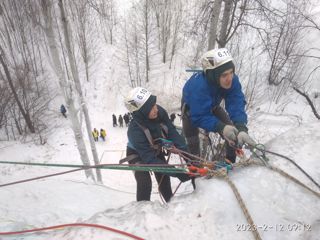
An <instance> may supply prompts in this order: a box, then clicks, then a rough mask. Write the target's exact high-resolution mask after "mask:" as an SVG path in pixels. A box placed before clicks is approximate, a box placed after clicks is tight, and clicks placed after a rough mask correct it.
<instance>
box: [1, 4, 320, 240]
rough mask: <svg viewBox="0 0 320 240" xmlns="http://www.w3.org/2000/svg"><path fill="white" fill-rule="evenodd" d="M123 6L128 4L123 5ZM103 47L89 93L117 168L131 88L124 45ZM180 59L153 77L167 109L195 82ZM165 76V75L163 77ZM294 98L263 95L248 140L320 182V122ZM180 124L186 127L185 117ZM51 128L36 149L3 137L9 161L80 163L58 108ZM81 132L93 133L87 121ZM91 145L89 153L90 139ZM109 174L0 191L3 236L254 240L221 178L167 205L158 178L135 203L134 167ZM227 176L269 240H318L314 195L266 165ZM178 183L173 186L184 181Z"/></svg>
mask: <svg viewBox="0 0 320 240" xmlns="http://www.w3.org/2000/svg"><path fill="white" fill-rule="evenodd" d="M124 2H127V0H126V1H125V0H122V1H121V3H124ZM119 4H120V3H119ZM123 11H125V9H123ZM317 11H318V10H317ZM96 44H97V45H98V49H99V55H97V60H96V62H95V64H93V65H92V66H91V73H92V76H91V77H92V83H83V84H84V93H85V96H86V100H87V104H88V108H89V113H90V116H91V121H92V127H96V128H97V129H100V128H104V129H106V132H107V137H106V141H105V142H102V141H101V140H100V141H99V142H97V143H96V146H97V151H98V156H99V159H100V162H101V163H118V161H119V159H121V158H122V157H124V156H125V148H126V141H127V135H126V127H124V128H119V127H116V128H113V127H112V118H111V115H112V114H113V113H114V114H116V115H117V116H119V114H122V115H123V114H124V113H125V112H127V110H126V109H125V107H124V105H123V98H124V97H125V96H126V92H127V90H128V89H129V86H128V84H127V82H125V81H126V79H125V78H126V76H124V74H123V72H122V71H117V62H119V60H118V59H117V56H116V52H117V51H116V48H115V47H114V46H111V45H104V46H102V43H96ZM99 44H100V45H99ZM104 44H105V43H104ZM187 54H189V52H186V53H185V55H187ZM182 59H184V58H183V57H181V58H177V59H174V62H175V63H174V68H173V69H171V70H169V68H168V66H166V65H165V64H159V67H158V68H157V70H155V71H154V72H152V73H151V74H152V76H153V77H154V79H153V80H154V81H152V83H150V84H149V85H148V86H147V87H148V88H149V89H150V90H152V91H153V92H154V93H155V94H156V95H157V96H158V102H159V103H160V104H161V105H163V106H164V107H165V108H166V109H168V111H169V112H173V111H177V109H178V108H179V104H180V98H181V88H182V86H183V83H184V80H185V79H187V78H188V77H189V74H188V73H185V72H184V68H185V66H186V62H184V61H183V60H182ZM162 70H163V71H165V74H162V75H161V74H160V73H163V71H162ZM82 74H84V72H82ZM240 79H242V77H241V76H240ZM318 82H319V81H318ZM318 82H317V86H318V85H319V83H318ZM315 85H316V84H315ZM56 87H57V86H56ZM286 97H287V102H286V103H285V105H283V103H282V104H275V103H271V101H270V100H268V99H264V101H265V103H263V104H261V105H260V106H259V109H250V110H249V114H250V116H249V119H250V122H249V129H250V134H251V135H252V136H253V137H254V139H255V140H257V141H259V142H261V143H264V144H265V145H266V146H267V149H269V150H271V151H274V152H277V153H281V154H283V155H286V156H288V157H290V158H292V159H294V161H295V162H296V163H298V164H299V165H300V166H301V167H302V168H303V169H304V170H305V171H306V172H308V173H309V174H310V175H311V176H312V177H313V178H314V179H315V181H317V182H318V183H319V182H320V161H319V159H320V151H318V149H320V141H319V139H320V123H319V122H317V121H318V120H315V118H314V116H313V114H312V112H311V110H310V107H309V106H308V105H307V104H305V103H304V101H305V99H303V98H302V97H300V96H297V94H291V93H288V95H287V96H286ZM61 103H62V98H61V97H57V98H56V99H55V100H54V101H53V102H52V106H51V107H52V109H51V110H52V111H58V110H57V109H58V107H57V106H60V104H61ZM176 124H178V125H180V124H181V122H179V119H176ZM50 126H51V129H50V131H49V132H50V135H49V136H48V139H47V143H46V144H45V145H36V144H35V143H34V142H33V141H29V142H28V141H27V142H24V143H22V142H20V141H16V142H14V141H11V142H8V141H0V159H1V161H17V162H41V163H61V164H81V161H80V159H79V153H78V150H77V148H76V143H75V140H74V136H73V133H72V130H71V128H70V122H69V120H68V119H65V118H63V117H62V116H60V114H59V113H58V112H56V114H55V115H54V116H53V119H52V123H51V124H50ZM82 128H83V132H84V133H85V131H86V130H85V127H84V124H83V126H82ZM84 136H85V137H87V134H86V133H85V134H84ZM86 144H87V147H88V153H89V155H90V145H89V142H88V140H86ZM268 157H269V158H270V162H271V164H273V165H275V166H277V167H279V168H281V169H282V170H284V171H286V172H287V173H289V174H291V175H293V176H295V177H296V178H298V179H299V180H300V181H302V182H303V183H305V184H306V185H307V186H309V187H310V188H312V189H313V190H315V191H317V192H319V189H317V188H316V187H315V186H314V185H313V183H312V182H311V181H310V180H309V179H308V178H306V177H305V176H304V175H303V174H302V173H301V172H300V171H299V170H298V169H297V168H296V167H295V166H293V165H292V164H290V163H289V162H288V161H287V160H284V159H281V158H279V157H276V156H273V155H268ZM67 170H70V169H65V168H53V167H51V168H49V167H39V166H24V165H8V164H1V165H0V184H5V183H9V182H13V181H19V180H23V179H27V178H33V177H38V176H43V175H47V174H53V173H57V172H62V171H67ZM102 175H103V184H97V183H95V182H93V181H91V180H87V179H86V178H85V174H84V173H83V172H74V173H70V174H65V175H59V176H56V177H51V178H44V179H40V180H36V181H31V182H26V183H21V184H17V185H12V186H5V187H0V203H1V204H0V232H7V231H19V230H23V229H32V228H40V227H47V226H53V225H58V224H67V223H76V222H78V223H81V222H85V223H93V224H100V225H104V226H108V227H112V228H115V229H119V230H122V231H126V232H128V233H132V234H135V235H136V236H139V237H141V238H144V239H159V240H160V239H161V240H162V239H175V240H176V239H177V240H179V239H183V240H186V239H204V240H206V239H208V240H209V239H219V240H231V239H239V240H241V239H246V240H247V239H254V236H253V234H252V232H251V231H250V229H249V227H248V222H247V221H246V218H245V216H244V214H243V212H242V210H241V208H240V206H239V203H238V201H237V199H236V197H235V195H234V194H233V192H232V189H231V188H230V186H229V185H228V184H227V182H226V181H225V180H223V179H215V178H213V179H205V178H198V179H197V180H196V184H197V189H196V190H195V191H193V189H192V186H191V184H190V183H189V182H187V183H183V184H182V185H181V187H180V188H179V189H178V191H177V193H176V195H175V196H174V197H173V198H172V200H171V201H170V203H168V204H163V203H162V202H161V200H160V197H159V193H158V190H157V184H156V181H155V179H153V190H152V196H151V199H152V201H150V202H136V201H135V190H136V189H135V188H136V183H135V179H134V176H133V173H132V172H131V171H119V170H102ZM229 177H230V179H231V180H232V181H233V182H234V183H235V185H236V187H237V188H238V190H239V192H240V194H241V196H242V198H243V200H244V203H245V204H246V206H247V208H248V211H249V213H250V214H251V216H252V218H253V221H254V223H255V224H256V225H257V227H258V231H259V233H260V235H261V237H262V239H264V240H273V239H281V240H286V239H288V240H289V239H290V240H291V239H293V240H300V239H301V240H302V239H303V240H305V239H310V240H316V239H320V237H319V236H320V201H319V198H317V197H316V196H315V195H313V194H312V193H310V192H308V191H307V190H305V189H304V188H302V187H300V186H298V185H296V184H295V183H293V182H292V181H290V180H288V179H286V178H284V177H283V176H281V175H279V174H278V173H276V172H273V171H271V170H270V169H268V168H266V167H262V166H250V167H246V168H241V169H236V170H234V171H231V172H230V174H229ZM171 180H172V189H173V190H175V189H176V187H177V185H178V181H177V179H174V178H171ZM310 229H311V230H310ZM13 239H24V240H31V239H32V240H38V239H39V240H40V239H63V240H78V239H85V240H95V239H129V238H128V237H125V236H122V235H119V234H115V233H112V232H110V231H104V230H101V229H94V228H85V227H82V228H80V227H77V228H64V229H59V230H55V231H46V232H41V233H29V234H25V235H14V236H0V240H13Z"/></svg>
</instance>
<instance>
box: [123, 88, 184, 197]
mask: <svg viewBox="0 0 320 240" xmlns="http://www.w3.org/2000/svg"><path fill="white" fill-rule="evenodd" d="M125 104H126V107H127V108H128V110H129V111H131V112H132V118H133V119H132V121H131V122H130V124H129V128H128V145H127V156H129V155H131V154H137V158H136V159H134V160H133V161H130V163H136V162H139V163H142V164H167V162H166V159H165V154H164V152H163V151H162V150H161V148H156V147H157V144H154V145H153V144H152V143H156V142H157V141H156V140H157V139H159V138H165V139H168V140H171V141H172V142H173V144H174V147H175V148H177V149H180V150H183V151H187V146H186V143H185V140H184V138H183V137H182V136H181V135H179V133H178V132H177V130H176V129H175V127H174V126H173V124H172V123H171V121H170V119H169V116H168V113H167V112H166V111H165V110H164V109H163V108H162V107H161V106H159V105H157V104H156V96H154V95H151V93H150V92H149V91H148V90H147V89H144V88H141V87H138V88H135V89H133V90H132V91H131V92H130V94H129V97H128V98H127V99H126V101H125ZM146 130H147V131H149V132H150V135H151V136H150V137H149V139H148V136H147V134H146ZM150 138H152V139H150ZM134 175H135V179H136V181H137V201H143V200H145V201H150V196H151V188H152V182H151V176H150V173H149V172H142V171H136V172H135V173H134ZM154 175H155V177H156V180H157V182H158V184H159V191H160V193H161V195H162V197H163V198H164V199H165V201H166V202H168V201H169V200H170V198H171V197H172V189H171V183H170V177H169V176H168V175H166V174H162V173H159V172H155V173H154ZM175 177H178V178H179V179H180V180H181V181H183V182H184V181H187V180H190V177H189V176H188V175H186V174H182V173H181V174H175Z"/></svg>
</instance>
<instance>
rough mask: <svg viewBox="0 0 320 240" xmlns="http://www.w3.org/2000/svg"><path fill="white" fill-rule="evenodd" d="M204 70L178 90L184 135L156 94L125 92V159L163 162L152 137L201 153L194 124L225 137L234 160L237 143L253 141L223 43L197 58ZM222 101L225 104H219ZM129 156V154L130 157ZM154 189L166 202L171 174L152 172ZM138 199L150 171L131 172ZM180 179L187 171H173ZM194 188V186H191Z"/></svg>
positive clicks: (145, 193) (145, 195)
mask: <svg viewBox="0 0 320 240" xmlns="http://www.w3.org/2000/svg"><path fill="white" fill-rule="evenodd" d="M201 61H202V68H203V72H197V73H194V74H193V75H192V76H191V77H190V79H189V80H188V81H187V82H186V83H185V85H184V87H183V90H182V106H181V110H182V111H181V117H182V128H183V134H184V136H185V137H186V139H184V138H183V137H182V136H181V135H180V134H179V133H178V132H177V130H176V128H175V127H174V125H173V124H172V122H173V121H174V118H173V115H172V118H171V120H170V119H169V116H168V113H167V112H166V110H165V109H164V108H163V107H161V106H160V105H157V97H156V96H154V95H152V93H151V92H150V91H148V90H147V89H145V88H142V87H137V88H134V89H132V90H131V91H130V93H129V94H128V97H127V98H126V99H125V105H126V107H127V109H128V110H129V111H130V112H131V114H132V120H131V122H130V125H129V127H128V131H127V136H128V143H127V159H128V160H129V163H130V164H136V163H140V164H141V163H142V164H164V165H165V164H168V163H167V161H166V159H165V153H164V152H163V151H161V149H162V148H161V146H158V147H157V146H156V143H155V142H156V141H155V140H156V139H159V138H166V139H168V140H170V141H172V142H173V144H174V146H173V148H172V149H171V150H170V151H171V152H172V153H175V152H178V151H179V150H183V151H188V152H190V153H192V154H194V155H197V156H199V155H200V141H199V128H202V129H204V130H205V131H206V132H208V133H209V132H215V133H218V134H220V135H221V136H222V137H223V138H224V139H225V141H226V145H227V147H226V158H227V159H228V160H229V161H230V162H232V163H234V162H235V161H236V153H235V149H236V148H241V147H242V146H243V145H244V144H246V145H248V146H254V145H255V144H256V143H255V141H254V140H253V139H252V138H251V137H250V136H249V134H248V127H247V114H246V111H245V105H246V101H245V96H244V94H243V92H242V89H241V84H240V80H239V77H238V76H237V75H236V74H235V65H234V63H233V59H232V56H231V54H230V53H229V51H228V50H227V49H225V48H221V49H213V50H210V51H208V52H207V53H205V54H204V55H203V57H202V59H201ZM222 100H224V103H225V108H223V107H222V106H220V103H221V102H222ZM130 156H131V157H130ZM154 175H155V178H156V180H157V182H158V185H159V192H160V193H161V195H162V197H163V198H164V199H165V201H166V202H168V201H170V199H171V197H172V196H173V194H172V189H171V183H170V176H172V175H170V176H169V175H167V174H165V173H159V172H157V173H155V174H154ZM134 177H135V179H136V182H137V192H136V199H137V201H150V197H151V189H152V181H151V176H150V173H149V172H143V171H136V172H134ZM174 177H177V178H179V179H180V180H181V181H182V182H184V181H188V180H190V177H189V175H187V174H175V175H174ZM194 187H195V185H194Z"/></svg>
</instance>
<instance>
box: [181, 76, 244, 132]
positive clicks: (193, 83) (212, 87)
mask: <svg viewBox="0 0 320 240" xmlns="http://www.w3.org/2000/svg"><path fill="white" fill-rule="evenodd" d="M222 99H224V100H225V107H226V111H227V112H228V114H229V117H230V119H231V120H232V122H233V123H234V124H244V125H246V124H247V114H246V112H245V105H246V101H245V97H244V94H243V92H242V90H241V84H240V82H239V78H238V76H237V75H234V77H233V79H232V86H231V88H229V89H223V88H221V87H220V86H218V85H217V84H215V83H210V82H209V81H208V80H207V79H206V77H205V74H204V73H195V74H193V75H192V76H191V78H190V79H189V80H188V81H187V82H186V84H185V85H184V87H183V101H184V102H185V103H186V104H187V106H188V109H189V114H190V117H191V122H192V124H193V126H195V127H200V128H203V129H205V130H206V131H208V132H217V131H219V129H218V123H219V120H218V119H217V118H216V117H215V116H214V115H213V114H212V109H213V108H214V107H216V106H218V105H219V104H220V103H221V101H222Z"/></svg>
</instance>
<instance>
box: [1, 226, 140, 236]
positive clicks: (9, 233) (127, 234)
mask: <svg viewBox="0 0 320 240" xmlns="http://www.w3.org/2000/svg"><path fill="white" fill-rule="evenodd" d="M63 227H91V228H100V229H103V230H107V231H111V232H115V233H118V234H121V235H125V236H127V237H130V238H133V239H137V240H143V238H141V237H138V236H135V235H133V234H131V233H127V232H124V231H121V230H118V229H114V228H111V227H107V226H102V225H98V224H89V223H69V224H62V225H56V226H51V227H44V228H35V229H29V230H23V231H16V232H0V236H1V235H17V234H24V233H31V232H41V231H46V230H52V229H57V228H63Z"/></svg>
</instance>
